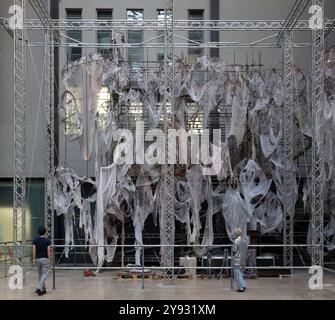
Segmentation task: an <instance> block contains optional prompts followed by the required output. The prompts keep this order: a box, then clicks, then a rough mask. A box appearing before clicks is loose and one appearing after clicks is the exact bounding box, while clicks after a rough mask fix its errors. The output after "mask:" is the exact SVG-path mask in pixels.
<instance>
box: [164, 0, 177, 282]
mask: <svg viewBox="0 0 335 320" xmlns="http://www.w3.org/2000/svg"><path fill="white" fill-rule="evenodd" d="M164 11H165V12H164V26H165V27H164V37H165V41H164V52H165V54H164V86H165V88H164V134H165V148H166V151H168V150H171V148H170V145H169V142H170V143H171V142H172V139H170V137H169V135H170V131H169V130H170V129H174V72H175V70H174V69H175V67H174V66H175V63H174V60H175V59H174V23H173V16H174V14H173V0H166V1H165V10H164ZM169 154H170V151H168V152H165V155H166V159H165V160H166V161H165V164H164V165H163V186H162V188H163V192H164V193H163V210H162V213H161V217H162V218H163V219H162V222H161V225H162V227H161V231H162V243H163V244H166V245H170V247H164V248H162V249H161V250H162V265H163V266H164V267H166V274H167V275H168V276H173V267H174V247H173V245H174V244H175V242H174V238H175V221H174V201H175V191H174V164H171V162H170V161H169Z"/></svg>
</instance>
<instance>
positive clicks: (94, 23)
mask: <svg viewBox="0 0 335 320" xmlns="http://www.w3.org/2000/svg"><path fill="white" fill-rule="evenodd" d="M52 21H53V25H54V30H57V31H67V30H82V31H85V30H94V31H97V30H115V29H116V30H118V31H128V30H133V29H134V30H135V29H136V30H146V31H157V30H162V31H163V30H164V21H163V20H162V21H159V20H147V19H146V20H142V21H129V20H121V19H120V20H119V19H118V20H116V19H113V20H95V19H80V20H71V19H53V20H52ZM333 21H334V20H327V21H325V28H329V27H331V26H332V23H333ZM285 22H286V20H218V21H215V20H199V21H196V20H174V30H175V31H190V30H204V31H282V30H287V29H285ZM308 23H309V21H308V20H298V21H296V23H295V25H294V27H293V28H292V30H291V31H310V30H311V29H310V27H309V24H308ZM26 28H27V30H41V29H43V24H42V22H41V21H40V20H39V19H26Z"/></svg>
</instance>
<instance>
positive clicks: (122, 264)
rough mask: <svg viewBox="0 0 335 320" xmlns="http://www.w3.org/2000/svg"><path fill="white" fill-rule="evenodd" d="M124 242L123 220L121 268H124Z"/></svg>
mask: <svg viewBox="0 0 335 320" xmlns="http://www.w3.org/2000/svg"><path fill="white" fill-rule="evenodd" d="M124 240H125V230H124V220H123V221H122V236H121V241H122V247H121V268H122V269H123V268H124Z"/></svg>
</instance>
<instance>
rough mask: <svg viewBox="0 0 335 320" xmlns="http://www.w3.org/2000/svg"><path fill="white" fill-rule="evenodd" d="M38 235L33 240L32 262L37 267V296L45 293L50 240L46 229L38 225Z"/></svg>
mask: <svg viewBox="0 0 335 320" xmlns="http://www.w3.org/2000/svg"><path fill="white" fill-rule="evenodd" d="M38 234H39V237H37V238H36V239H34V241H33V264H34V265H36V266H37V268H38V279H39V284H38V287H37V289H36V290H35V293H36V294H37V295H39V296H41V295H43V294H45V293H46V292H47V291H46V288H45V281H46V279H47V277H48V274H49V271H50V260H51V241H50V239H48V238H47V237H46V236H45V235H46V229H45V228H44V227H40V228H39V229H38Z"/></svg>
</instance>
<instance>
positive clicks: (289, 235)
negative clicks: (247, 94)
mask: <svg viewBox="0 0 335 320" xmlns="http://www.w3.org/2000/svg"><path fill="white" fill-rule="evenodd" d="M292 40H293V39H292V32H290V31H287V32H286V33H285V34H284V42H283V50H284V57H283V58H284V59H283V61H284V83H285V102H284V114H283V132H284V135H283V138H284V141H283V144H284V155H285V160H286V161H287V163H288V164H290V165H293V149H294V134H293V124H294V122H293V118H294V111H293V88H294V82H293V80H294V78H293V73H294V70H293V47H292ZM294 179H295V173H294V172H293V168H292V169H291V170H285V173H284V184H285V194H284V199H285V200H284V203H285V205H284V216H283V244H284V248H283V249H284V251H283V255H284V257H283V258H284V265H285V266H293V247H292V246H285V245H292V244H293V235H294V228H293V227H294V224H293V222H294V220H293V219H294V207H295V206H294V204H295V196H294V185H295V183H296V182H295V181H294Z"/></svg>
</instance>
